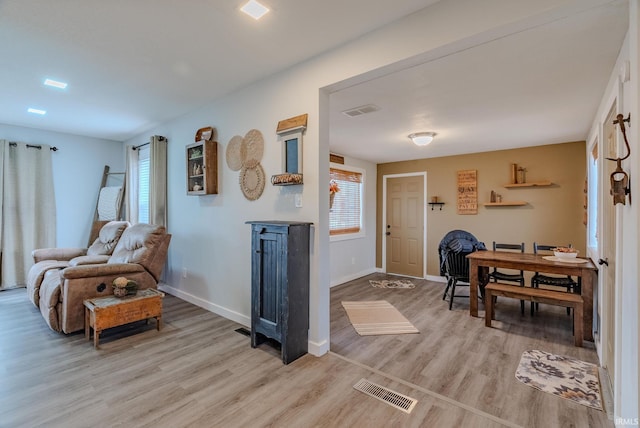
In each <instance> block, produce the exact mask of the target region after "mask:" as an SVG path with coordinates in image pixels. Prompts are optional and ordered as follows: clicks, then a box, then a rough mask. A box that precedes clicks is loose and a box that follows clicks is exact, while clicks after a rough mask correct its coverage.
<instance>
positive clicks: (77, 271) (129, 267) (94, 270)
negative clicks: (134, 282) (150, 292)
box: [60, 263, 145, 280]
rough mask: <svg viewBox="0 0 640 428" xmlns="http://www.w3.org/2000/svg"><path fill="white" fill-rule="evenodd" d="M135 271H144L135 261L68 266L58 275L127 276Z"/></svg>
mask: <svg viewBox="0 0 640 428" xmlns="http://www.w3.org/2000/svg"><path fill="white" fill-rule="evenodd" d="M137 272H145V269H144V267H142V265H139V264H137V263H103V264H93V265H79V266H69V267H68V268H66V269H63V270H62V272H61V273H60V277H61V278H62V279H63V280H65V279H81V278H92V277H97V276H114V278H115V276H127V275H130V274H135V273H137Z"/></svg>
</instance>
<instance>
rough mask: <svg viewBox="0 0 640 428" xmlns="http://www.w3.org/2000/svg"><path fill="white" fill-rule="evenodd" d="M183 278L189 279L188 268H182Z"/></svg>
mask: <svg viewBox="0 0 640 428" xmlns="http://www.w3.org/2000/svg"><path fill="white" fill-rule="evenodd" d="M182 277H183V278H186V277H187V268H182Z"/></svg>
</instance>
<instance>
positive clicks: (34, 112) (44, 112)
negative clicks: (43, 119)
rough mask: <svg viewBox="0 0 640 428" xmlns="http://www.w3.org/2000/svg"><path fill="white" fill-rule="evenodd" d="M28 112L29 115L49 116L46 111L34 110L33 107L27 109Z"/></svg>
mask: <svg viewBox="0 0 640 428" xmlns="http://www.w3.org/2000/svg"><path fill="white" fill-rule="evenodd" d="M27 111H28V112H29V113H33V114H39V115H45V114H47V111H46V110H40V109H38V108H32V107H29V108H28V109H27Z"/></svg>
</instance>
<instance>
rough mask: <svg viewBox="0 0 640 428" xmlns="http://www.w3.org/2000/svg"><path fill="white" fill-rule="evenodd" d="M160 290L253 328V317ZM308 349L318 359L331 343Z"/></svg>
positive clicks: (310, 345) (168, 289) (177, 292)
mask: <svg viewBox="0 0 640 428" xmlns="http://www.w3.org/2000/svg"><path fill="white" fill-rule="evenodd" d="M158 289H160V290H161V291H166V292H167V293H169V294H171V295H172V296H176V297H178V298H180V299H182V300H184V301H186V302H189V303H192V304H194V305H196V306H199V307H201V308H203V309H206V310H208V311H209V312H213V313H214V314H216V315H220V316H221V317H224V318H227V319H229V320H231V321H235V322H237V323H239V324H242V325H243V326H245V327H247V328H251V317H248V316H246V315H243V314H240V313H238V312H235V311H232V310H229V309H227V308H225V307H223V306H220V305H216V304H215V303H211V302H209V301H207V300H204V299H202V298H200V297H197V296H194V295H193V294H191V293H186V292H184V291H182V290H178V289H177V288H174V287H171V286H170V285H168V284H163V283H160V284H158ZM308 348H309V349H308V352H309V353H310V354H311V355H314V356H316V357H321V356H322V355H324V354H326V353H327V352H329V341H328V340H323V341H322V342H319V343H318V342H312V341H309V343H308Z"/></svg>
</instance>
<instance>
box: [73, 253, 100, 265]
mask: <svg viewBox="0 0 640 428" xmlns="http://www.w3.org/2000/svg"><path fill="white" fill-rule="evenodd" d="M108 261H109V256H107V255H99V256H79V257H74V258H73V259H71V261H70V262H69V266H82V265H98V264H103V263H106V262H108Z"/></svg>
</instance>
